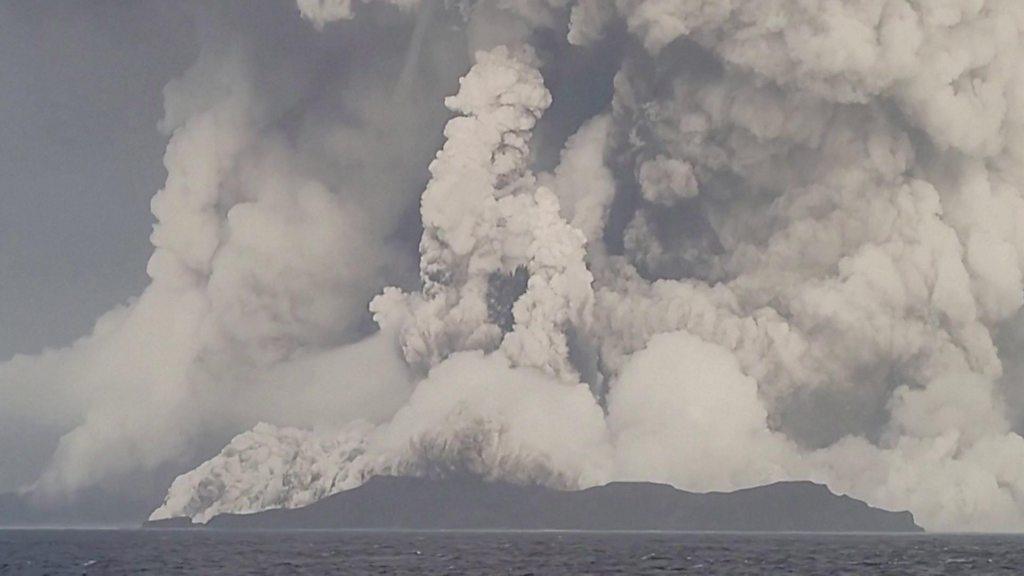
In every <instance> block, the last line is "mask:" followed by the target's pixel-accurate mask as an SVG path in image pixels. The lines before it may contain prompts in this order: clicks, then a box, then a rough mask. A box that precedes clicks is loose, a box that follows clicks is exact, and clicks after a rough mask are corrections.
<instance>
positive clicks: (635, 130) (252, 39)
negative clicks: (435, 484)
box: [0, 0, 1024, 530]
mask: <svg viewBox="0 0 1024 576" xmlns="http://www.w3.org/2000/svg"><path fill="white" fill-rule="evenodd" d="M119 8H120V6H119V5H117V6H114V5H111V7H109V8H108V7H105V5H103V4H98V5H96V6H95V7H88V6H86V5H76V6H70V7H60V6H58V7H52V8H37V7H34V4H32V5H30V4H25V5H18V4H14V5H11V6H9V7H6V8H4V10H5V14H4V15H5V16H6V12H10V13H11V14H12V17H10V18H4V20H3V23H2V24H0V25H2V26H4V27H5V29H6V27H10V28H11V29H12V32H11V33H10V34H5V39H4V42H10V40H8V38H11V39H13V41H14V43H15V44H16V47H15V49H13V50H10V51H5V54H4V55H3V56H2V57H0V62H2V64H3V66H4V70H5V71H6V70H7V69H10V70H12V73H11V74H6V73H5V74H4V75H3V77H2V79H0V82H3V84H0V87H2V88H3V97H4V99H5V101H6V99H7V98H8V95H10V99H11V101H12V102H13V103H14V104H13V105H12V106H5V107H4V108H5V109H4V110H3V111H2V114H4V115H5V117H6V115H11V116H15V117H16V118H17V119H16V122H14V123H13V128H8V127H6V126H5V127H4V128H3V130H5V131H7V130H11V131H13V132H12V134H13V135H12V136H7V135H6V132H5V133H4V136H3V141H4V146H5V150H6V149H7V147H10V148H11V149H14V150H16V153H13V154H6V153H5V154H4V156H5V158H4V159H3V160H2V161H3V162H5V163H9V164H11V168H10V169H8V168H7V164H4V166H5V172H3V173H2V178H3V182H2V183H3V185H4V187H5V197H4V210H3V214H2V218H3V220H2V221H0V224H2V225H3V230H4V238H5V242H4V246H3V247H2V248H0V250H2V252H0V254H3V256H4V258H5V265H4V266H3V270H2V274H3V277H2V280H3V285H2V286H3V290H4V292H3V295H2V298H3V301H2V304H3V306H4V308H3V314H4V316H3V318H0V320H2V321H3V322H4V323H5V324H4V326H5V335H4V338H5V340H4V341H3V342H0V344H2V345H3V346H4V347H5V348H4V351H6V352H7V355H8V356H9V355H10V353H11V352H28V353H30V354H28V355H20V356H17V357H15V358H13V359H12V360H10V361H7V362H5V363H3V364H0V393H2V396H3V400H4V402H3V403H2V404H0V491H19V492H20V493H21V494H22V495H23V496H25V497H26V498H29V499H30V500H31V501H32V502H34V503H35V505H37V506H39V507H44V508H48V509H49V510H54V509H56V510H60V509H62V507H64V508H65V509H68V510H70V509H73V508H74V507H75V506H76V503H77V502H81V501H82V500H83V499H85V498H86V496H83V495H88V498H92V499H94V500H95V499H96V498H98V499H99V502H100V504H98V506H99V507H100V508H103V507H104V506H106V507H116V506H118V505H119V504H118V502H119V500H118V499H119V498H120V499H122V500H124V499H132V501H133V502H138V503H140V504H139V505H140V506H148V508H147V510H146V511H147V512H149V511H153V510H154V509H155V511H153V517H154V518H160V517H167V516H176V515H187V516H191V517H192V518H194V519H195V520H197V521H206V520H208V519H209V518H210V517H212V516H213V515H215V514H217V513H220V512H247V511H254V510H260V509H264V508H273V507H281V506H298V505H302V504H306V503H309V502H312V501H315V500H316V499H318V498H321V497H323V496H326V495H328V494H331V493H333V492H336V491H338V490H342V489H346V488H350V487H354V486H357V485H359V484H360V483H361V482H363V481H365V479H366V478H368V477H369V476H371V475H373V474H380V473H392V474H393V473H400V474H415V475H430V474H448V473H453V472H458V473H465V472H470V473H473V474H478V475H481V476H484V477H486V478H492V479H502V480H510V481H515V482H540V483H544V484H547V485H551V486H556V487H560V488H579V487H585V486H590V485H595V484H600V483H604V482H608V481H612V480H621V479H630V480H650V481H659V482H667V483H671V484H673V485H675V486H678V487H680V488H684V489H689V490H698V491H706V490H729V489H735V488H740V487H746V486H752V485H756V484H761V483H765V482H770V481H775V480H780V479H810V480H814V481H818V482H823V483H825V484H827V485H828V486H829V487H830V488H831V489H832V490H834V491H836V492H839V493H848V494H850V495H852V496H855V497H857V498H861V499H864V500H866V501H868V502H869V503H871V504H874V505H877V506H882V507H886V508H890V509H909V510H911V511H912V512H913V513H914V514H915V517H916V518H917V520H918V522H919V523H921V524H922V525H923V526H925V527H926V528H929V529H938V530H1020V529H1022V528H1024V437H1021V436H1020V435H1019V432H1020V431H1021V429H1022V408H1024V393H1022V391H1024V389H1022V384H1021V381H1020V378H1021V375H1022V373H1024V372H1022V371H1021V366H1022V365H1024V364H1022V363H1021V361H1020V348H1021V344H1022V343H1024V331H1022V328H1024V325H1022V323H1021V316H1020V309H1021V306H1022V304H1024V293H1022V282H1024V269H1022V265H1021V263H1022V261H1024V235H1022V234H1021V233H1019V232H1018V223H1019V222H1022V221H1024V198H1022V197H1021V192H1020V184H1019V183H1020V182H1021V181H1022V178H1024V116H1022V110H1024V64H1022V62H1024V58H1022V56H1024V35H1022V32H1024V5H1022V4H1020V3H1019V2H1017V1H1016V0H946V1H943V2H935V1H931V0H929V1H927V2H926V1H924V0H858V1H856V2H844V3H838V2H831V1H827V0H820V1H814V0H811V1H808V0H763V1H762V0H758V1H757V2H753V1H751V2H743V1H733V2H722V1H719V0H706V1H701V0H616V1H615V2H611V1H608V2H606V1H604V0H575V1H573V0H530V1H509V0H477V1H472V0H463V1H444V0H434V1H431V0H358V1H357V0H298V1H297V2H292V1H290V0H289V1H285V0H282V1H281V2H258V3H253V2H241V1H239V2H220V3H205V2H203V3H196V4H189V3H184V4H176V5H175V6H174V7H170V8H169V7H167V6H164V5H162V4H155V3H154V4H152V5H148V4H145V3H141V4H137V5H135V6H133V7H132V8H131V9H127V10H120V9H119ZM78 12H82V14H78ZM58 38H59V41H58ZM34 46H39V47H38V48H34ZM8 52H9V53H8ZM121 77H123V78H124V79H123V81H121V80H120V78H121ZM12 79H13V81H12ZM35 83H38V86H37V85H36V84H35ZM161 86H162V89H159V87H161ZM58 95H59V96H58ZM51 100H52V105H49V103H50V102H51ZM21 109H23V110H24V112H19V110H21ZM57 111H60V113H61V114H65V115H67V116H68V118H67V119H66V120H64V118H63V117H62V116H57V117H58V118H60V119H61V121H59V122H58V121H57V120H55V118H54V114H55V113H57ZM5 124H6V123H5ZM22 133H24V134H25V136H20V134H22ZM54 133H56V134H57V136H54ZM80 140H81V141H82V142H80ZM12 159H13V160H12ZM8 173H9V174H10V176H8ZM8 188H10V189H11V190H13V192H12V193H11V195H10V198H11V199H10V200H8V196H7V193H6V190H7V189H8ZM149 199H151V204H150V206H149V211H148V212H147V211H146V210H145V209H144V206H145V202H146V201H148V200H149ZM140 204H141V205H142V207H140ZM9 206H10V208H8V207H9ZM33 215H36V216H33ZM106 222H109V224H106ZM153 223H155V224H154V225H153V228H152V231H151V234H149V236H148V243H147V242H146V236H147V227H148V226H149V225H150V224H153ZM9 230H13V233H11V232H9ZM10 236H13V238H14V240H13V242H9V241H7V240H6V239H7V238H8V237H10ZM12 244H13V248H12V246H11V245H12ZM147 257H148V260H147ZM6 259H12V260H13V264H11V265H9V266H8V265H6ZM54 262H56V263H59V262H69V264H68V265H67V266H66V267H61V266H55V265H53V263H54ZM143 269H144V271H145V276H141V270H143ZM81 270H87V271H88V272H81ZM108 270H109V271H108ZM82 274H87V275H88V278H89V279H94V280H89V279H82V278H83V277H82V276H81V275H82ZM9 279H10V280H9ZM8 285H10V286H13V287H14V288H13V289H8ZM104 286H109V287H110V288H109V289H107V288H103V287H104ZM105 307H106V308H107V309H106V310H101V309H103V308H105ZM8 309H10V310H12V312H7V310H8ZM93 316H95V317H97V318H98V319H97V320H95V324H94V325H92V326H89V323H88V322H87V321H86V320H85V319H86V318H91V317H93ZM65 320H66V321H65ZM8 326H13V329H6V328H7V327H8ZM22 332H23V333H24V336H23V337H22V336H21V333H22ZM77 336H80V337H81V338H80V339H78V340H74V341H73V342H71V340H73V338H74V337H77ZM69 342H71V343H69ZM44 345H50V346H52V347H53V348H52V349H50V350H48V351H46V352H44V353H41V354H40V353H38V351H39V349H40V348H41V347H42V346H44ZM172 480H173V482H172ZM168 486H169V488H168ZM97 494H98V496H97ZM161 499H162V500H163V503H162V504H161V503H160V501H161ZM91 502H93V504H91V505H96V504H95V502H94V501H91Z"/></svg>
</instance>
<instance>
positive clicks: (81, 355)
mask: <svg viewBox="0 0 1024 576" xmlns="http://www.w3.org/2000/svg"><path fill="white" fill-rule="evenodd" d="M193 8H194V12H195V19H196V28H197V32H196V33H197V36H198V42H199V44H200V46H201V48H200V54H199V57H198V60H197V61H196V62H195V63H194V64H193V65H192V66H191V67H190V68H189V69H188V70H187V71H185V73H184V74H183V75H182V76H181V77H180V78H178V79H175V80H173V81H172V82H170V83H169V84H168V85H167V87H166V89H165V91H164V96H165V114H164V118H163V119H162V120H161V122H160V128H161V130H163V131H164V132H165V133H166V134H167V135H168V137H169V142H168V146H167V152H166V154H165V156H164V165H165V167H166V169H167V173H168V176H167V181H166V185H165V186H164V188H163V189H162V190H160V191H159V192H158V193H157V194H156V195H155V196H154V198H153V201H152V210H153V214H154V216H155V217H156V224H155V226H154V230H153V234H152V242H153V246H154V253H153V255H152V258H151V260H150V262H149V266H148V272H149V275H150V277H151V279H152V282H151V285H150V286H149V287H148V288H147V289H146V290H145V292H144V293H143V294H142V295H141V296H140V297H139V298H138V299H136V300H134V301H132V302H129V303H127V304H125V305H124V306H123V307H121V308H119V309H117V310H114V311H112V312H110V313H109V314H107V315H106V316H104V317H103V318H101V319H100V320H99V321H98V322H97V324H96V327H95V329H94V331H93V333H92V334H91V335H89V336H87V337H85V338H83V339H82V340H80V341H79V342H77V343H75V344H74V345H73V346H71V347H70V348H67V349H63V350H55V351H52V352H48V353H46V354H43V355H41V356H38V357H17V358H15V359H14V360H13V361H11V362H9V363H6V364H3V365H0V390H2V392H0V394H2V396H3V398H4V401H3V402H0V422H2V423H3V424H4V425H5V428H6V426H7V425H8V424H10V426H11V428H10V429H11V430H21V431H22V432H23V433H20V434H6V433H4V434H2V439H0V453H7V454H18V453H22V452H25V451H28V450H30V447H31V449H32V450H37V449H39V448H37V447H38V446H43V447H44V448H43V449H48V450H50V451H52V453H53V456H52V457H51V458H50V459H49V462H48V463H45V462H44V463H38V462H33V463H29V464H27V465H25V466H24V467H23V468H18V467H16V466H15V465H13V464H11V465H9V464H8V463H7V462H5V463H3V464H2V465H0V467H3V468H4V475H3V482H2V484H0V490H4V491H6V490H10V489H15V488H21V489H26V488H28V489H32V490H34V491H35V492H36V493H37V494H39V493H43V494H46V495H50V494H53V495H59V494H61V493H64V492H75V491H77V490H79V489H81V488H84V487H89V486H92V485H94V484H105V483H107V482H108V481H110V479H112V478H116V477H118V476H120V475H123V474H129V473H133V472H134V471H136V470H139V469H142V470H148V469H155V468H157V467H159V466H161V465H164V464H165V463H167V462H172V463H173V462H177V463H178V464H177V466H178V467H180V466H181V465H182V463H185V462H189V461H194V460H193V459H194V458H195V455H196V454H202V453H204V452H205V453H207V454H208V452H207V451H208V450H209V448H210V446H209V444H210V442H212V441H215V440H214V439H216V438H221V440H219V441H218V443H222V442H223V441H224V440H226V439H227V438H230V436H231V435H234V434H236V433H237V432H238V431H239V430H242V429H245V428H248V427H251V426H253V425H254V424H256V423H257V422H260V421H269V422H275V423H279V424H293V425H294V424H298V425H302V426H329V427H331V428H334V427H337V426H340V425H343V424H345V423H346V422H347V421H350V420H364V421H369V422H377V421H381V420H384V419H387V418H389V417H390V416H391V415H392V414H393V413H394V412H395V410H397V409H398V408H399V407H400V406H401V405H402V404H403V403H404V402H405V400H406V398H407V397H408V395H409V393H410V391H411V389H410V373H409V371H408V369H407V368H406V366H405V365H404V363H403V362H402V360H401V357H400V355H399V354H398V353H397V352H396V350H395V345H394V336H393V334H390V333H385V332H379V333H376V334H375V335H373V336H371V337H370V338H369V339H368V340H363V341H361V342H358V343H356V344H354V345H352V346H348V344H352V343H353V342H355V341H357V340H360V339H362V338H364V337H366V336H367V335H368V334H370V332H371V330H369V328H370V327H371V325H372V319H371V315H370V313H369V312H368V310H367V304H368V302H369V301H370V299H371V298H372V297H373V296H374V295H375V294H376V293H377V292H379V290H380V288H381V286H382V285H384V284H386V283H395V282H398V283H408V282H409V281H410V280H412V279H414V278H415V270H416V260H415V256H414V250H415V243H414V241H412V240H411V239H409V238H407V237H405V236H404V235H403V230H404V229H405V228H406V227H408V226H409V224H410V222H414V221H415V220H414V219H413V218H412V215H414V214H415V210H416V206H417V199H418V195H419V192H420V191H421V189H422V185H423V182H424V181H425V180H426V178H427V176H428V174H427V172H426V169H425V165H426V163H427V162H429V158H430V157H431V155H432V154H433V151H434V149H435V148H436V146H437V144H438V143H439V142H441V138H440V134H439V132H440V129H441V128H442V127H443V125H444V121H445V110H444V107H443V105H442V103H441V100H442V99H443V97H444V95H445V92H446V91H447V90H448V87H449V86H450V85H451V84H452V83H454V82H456V81H457V79H458V76H459V75H460V74H461V73H462V71H463V69H464V66H465V63H464V62H465V58H466V57H465V56H464V54H465V48H464V45H465V40H463V39H460V38H458V37H444V36H437V35H434V36H429V37H428V36H425V35H422V34H420V35H419V36H417V35H416V34H415V33H414V30H415V28H416V24H415V18H410V17H409V16H408V15H407V14H404V13H401V12H400V11H398V10H396V9H394V8H389V7H379V8H378V7H376V6H364V7H363V8H364V9H365V10H366V11H367V13H368V14H369V15H371V16H374V17H375V18H376V19H377V22H378V25H379V26H381V27H384V28H386V29H387V30H388V32H389V34H390V35H391V38H392V39H391V41H389V42H388V43H387V45H386V46H382V45H380V42H379V41H378V38H379V36H378V35H379V33H380V31H379V30H376V29H373V30H371V29H363V28H360V27H357V26H350V27H349V28H348V29H346V32H347V33H346V34H334V35H326V34H324V35H318V34H312V33H310V30H309V26H308V24H307V23H305V22H303V21H302V20H301V19H300V18H299V16H298V14H297V13H296V12H295V9H294V5H285V4H273V3H265V4H260V5H259V6H253V5H250V4H249V3H247V2H237V3H217V4H216V5H212V4H203V3H198V4H197V5H196V6H194V7H193ZM416 51H421V52H424V53H425V54H427V55H425V56H422V57H420V58H419V59H418V62H417V65H416V69H415V70H407V68H408V66H407V60H408V54H409V53H410V52H416ZM396 87H399V88H402V89H396ZM414 96H415V97H414Z"/></svg>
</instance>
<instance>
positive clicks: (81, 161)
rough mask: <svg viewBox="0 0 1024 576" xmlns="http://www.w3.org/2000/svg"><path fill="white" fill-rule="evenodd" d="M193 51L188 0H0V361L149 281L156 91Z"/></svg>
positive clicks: (53, 341)
mask: <svg viewBox="0 0 1024 576" xmlns="http://www.w3.org/2000/svg"><path fill="white" fill-rule="evenodd" d="M195 50H196V47H195V39H194V35H193V33H192V30H191V22H190V20H189V18H188V16H187V14H186V13H185V11H184V9H183V4H182V3H176V2H163V3H159V2H149V1H146V2H114V1H108V0H100V1H95V2H88V3H86V2H76V3H71V2H38V1H32V0H28V1H22V0H14V1H10V0H5V1H4V2H2V3H0V202H2V203H0V206H2V209H0V326H2V329H0V360H3V359H6V358H9V357H10V356H12V355H13V354H17V353H34V352H38V351H39V350H41V349H43V348H44V347H53V346H60V345H64V344H67V343H70V342H71V341H72V340H74V339H75V338H76V337H78V336H81V335H83V334H86V333H88V332H89V331H90V330H91V327H92V323H93V321H94V320H95V319H96V317H97V316H99V315H100V314H102V313H103V312H105V311H107V310H109V309H110V308H111V307H112V306H113V305H115V304H117V303H119V302H123V301H124V300H125V299H127V298H130V297H131V296H134V295H136V294H138V293H139V292H141V290H142V288H143V287H144V286H145V285H146V283H147V279H146V274H145V265H146V260H147V258H148V257H149V253H150V250H151V247H150V244H149V241H148V235H149V229H150V226H151V224H152V218H151V216H150V214H149V199H150V197H151V196H152V195H153V193H154V192H155V191H156V190H157V189H159V187H160V186H161V185H162V183H163V179H164V178H165V176H166V173H165V171H164V169H163V165H162V162H161V158H162V155H163V150H164V147H165V145H166V137H165V136H164V135H162V134H160V133H159V132H158V131H157V129H156V123H157V121H158V120H159V119H160V116H161V115H162V98H161V89H162V88H163V85H164V84H165V83H166V82H167V81H168V80H169V79H171V78H173V77H175V76H176V75H178V74H180V73H181V71H182V70H184V69H185V68H186V67H187V66H188V65H189V64H190V63H191V62H192V60H194V58H195Z"/></svg>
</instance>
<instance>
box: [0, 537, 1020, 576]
mask: <svg viewBox="0 0 1024 576" xmlns="http://www.w3.org/2000/svg"><path fill="white" fill-rule="evenodd" d="M1022 573H1024V537H1018V536H995V535H992V536H974V535H970V536H967V535H963V536H961V535H891V536H888V535H828V536H821V535H801V534H787V535H749V534H670V533H639V534H638V533H631V534H622V533H578V532H519V533H516V532H474V533H471V532H215V531H199V530H191V531H189V530H0V574H3V575H6V574H18V575H21V574H49V575H63V574H69V575H70V574H74V575H82V574H89V575H91V574H102V575H107V574H110V575H118V574H133V575H134V574H201V575H217V574H230V575H249V574H344V575H364V574H366V575H369V574H410V575H411V574H416V575H421V574H480V575H488V576H490V575H503V574H515V575H525V574H534V575H546V574H573V575H576V574H600V575H605V574H629V575H632V574H728V575H743V574H822V575H826V574H827V575H830V576H834V575H842V574H856V575H865V574H868V575H869V574H887V575H888V574H908V575H917V574H1022Z"/></svg>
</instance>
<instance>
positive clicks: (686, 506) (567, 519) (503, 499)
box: [147, 476, 921, 532]
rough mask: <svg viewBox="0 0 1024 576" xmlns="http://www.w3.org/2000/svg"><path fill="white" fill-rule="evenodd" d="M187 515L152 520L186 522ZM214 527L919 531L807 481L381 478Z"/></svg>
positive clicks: (902, 516) (219, 520) (905, 516)
mask: <svg viewBox="0 0 1024 576" xmlns="http://www.w3.org/2000/svg"><path fill="white" fill-rule="evenodd" d="M188 524H189V523H188V521H187V519H171V520H163V521H159V522H150V523H148V524H147V526H151V527H181V526H187V525H188ZM207 527H208V528H214V529H357V528H368V529H521V530H557V529H563V530H680V531H683V530H685V531H750V532H783V531H801V532H804V531H805V532H920V531H921V528H919V527H918V526H917V525H916V524H915V523H914V517H913V516H912V515H911V514H910V513H909V512H889V511H886V510H881V509H878V508H872V507H870V506H868V505H867V504H865V503H864V502H861V501H859V500H855V499H853V498H850V497H848V496H837V495H835V494H833V493H832V492H831V491H829V489H828V488H826V487H825V486H821V485H818V484H814V483H811V482H779V483H775V484H770V485H767V486H760V487H757V488H750V489H746V490H738V491H736V492H728V493H721V492H715V493H708V494H697V493H693V492H685V491H682V490H677V489H675V488H673V487H671V486H668V485H664V484H653V483H646V482H613V483H611V484H607V485H604V486H598V487H595V488H589V489H587V490H579V491H558V490H552V489H549V488H544V487H540V486H518V485H514V484H507V483H497V482H484V481H481V480H478V479H472V478H458V479H445V480H430V479H424V478H408V477H391V476H379V477H375V478H372V479H370V480H369V481H368V482H366V483H365V484H363V485H362V486H360V487H358V488H355V489H352V490H347V491H344V492H340V493H338V494H335V495H333V496H330V497H328V498H325V499H323V500H321V501H319V502H316V503H314V504H312V505H309V506H306V507H304V508H296V509H291V510H268V511H265V512H259V513H256V514H245V515H235V514H224V515H220V516H216V517H214V518H213V519H212V520H211V521H210V522H209V523H208V524H207Z"/></svg>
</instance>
